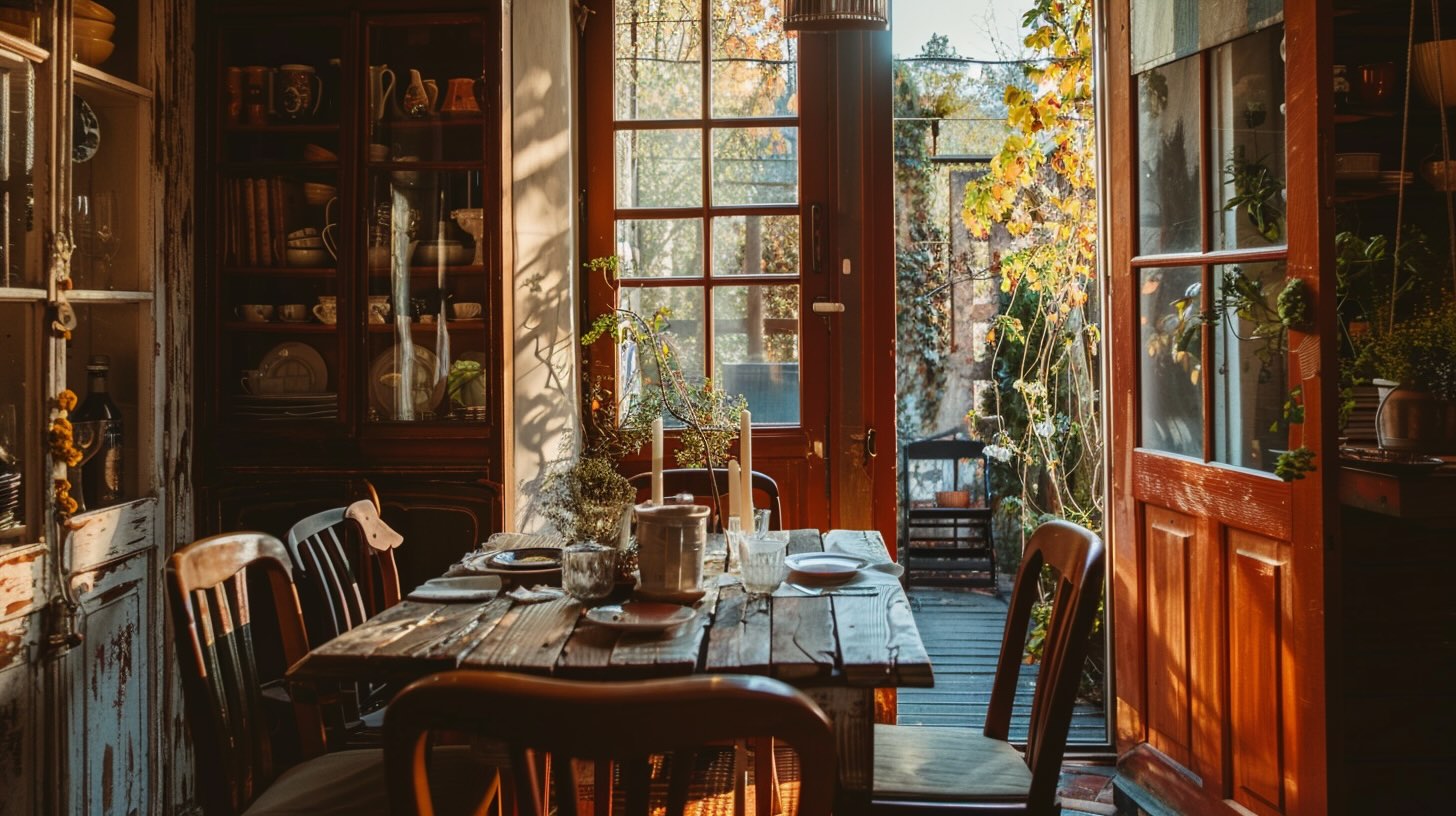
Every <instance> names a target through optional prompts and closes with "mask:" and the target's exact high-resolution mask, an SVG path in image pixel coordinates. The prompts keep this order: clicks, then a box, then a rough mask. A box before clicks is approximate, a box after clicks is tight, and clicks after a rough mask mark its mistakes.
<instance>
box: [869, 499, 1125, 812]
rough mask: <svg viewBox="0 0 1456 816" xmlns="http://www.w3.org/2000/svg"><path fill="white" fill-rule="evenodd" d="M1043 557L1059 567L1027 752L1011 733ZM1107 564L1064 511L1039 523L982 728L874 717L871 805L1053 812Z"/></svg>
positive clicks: (1098, 546)
mask: <svg viewBox="0 0 1456 816" xmlns="http://www.w3.org/2000/svg"><path fill="white" fill-rule="evenodd" d="M1043 567H1050V568H1051V569H1052V570H1054V571H1055V572H1056V589H1055V593H1054V595H1053V607H1052V614H1051V622H1050V624H1049V627H1048V631H1047V637H1046V645H1045V650H1044V652H1043V654H1042V664H1041V672H1040V674H1039V675H1038V677H1037V684H1036V692H1035V694H1034V696H1033V698H1032V705H1031V721H1030V726H1029V729H1028V733H1027V740H1026V752H1025V755H1023V754H1022V753H1021V752H1019V751H1017V750H1016V748H1015V747H1013V746H1012V745H1011V744H1010V743H1009V742H1007V734H1008V731H1009V728H1010V723H1011V709H1012V704H1013V701H1014V700H1015V697H1016V685H1017V675H1018V673H1019V670H1020V667H1021V660H1022V654H1023V651H1024V649H1025V645H1026V633H1027V627H1028V624H1029V621H1030V619H1031V607H1032V604H1033V603H1034V602H1035V601H1036V599H1037V583H1038V581H1039V580H1040V579H1041V576H1042V568H1043ZM1103 569H1104V567H1103V545H1102V541H1101V539H1099V538H1098V537H1097V536H1096V535H1094V534H1093V533H1091V532H1089V531H1088V530H1086V529H1084V528H1082V527H1079V526H1077V525H1075V524H1072V523H1070V522H1065V521H1049V522H1046V523H1045V524H1043V525H1041V526H1040V527H1038V528H1037V530H1036V532H1035V533H1034V534H1033V535H1032V537H1031V541H1030V543H1029V544H1028V545H1027V548H1026V555H1025V558H1024V559H1023V560H1022V563H1021V569H1020V570H1018V571H1017V574H1016V583H1015V585H1014V586H1013V588H1012V593H1011V607H1010V609H1009V610H1008V613H1007V616H1006V632H1005V635H1004V638H1003V640H1002V643H1001V657H1000V660H999V661H998V662H997V664H996V679H995V682H994V684H993V685H992V687H991V703H990V707H989V710H988V711H987V714H986V724H985V728H984V729H983V730H982V731H981V732H979V733H978V732H976V731H974V730H972V729H969V728H938V727H937V728H932V727H919V726H895V725H876V726H875V783H874V806H873V809H874V810H875V812H877V813H914V812H924V813H932V812H933V813H937V814H940V813H947V812H968V813H996V814H1011V813H1018V814H1053V813H1056V812H1057V805H1056V798H1057V778H1058V775H1059V774H1060V772H1061V764H1062V755H1063V754H1064V753H1065V751H1066V743H1067V729H1068V727H1069V726H1070V723H1071V719H1072V704H1073V700H1074V698H1075V697H1076V694H1077V685H1078V679H1079V677H1080V675H1081V672H1082V663H1083V660H1084V659H1085V658H1086V655H1087V641H1088V638H1089V636H1090V635H1091V633H1092V624H1093V621H1094V620H1095V619H1096V617H1097V601H1098V598H1099V597H1100V596H1101V590H1102V577H1103Z"/></svg>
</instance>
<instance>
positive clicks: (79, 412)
mask: <svg viewBox="0 0 1456 816" xmlns="http://www.w3.org/2000/svg"><path fill="white" fill-rule="evenodd" d="M110 371H111V358H110V357H109V356H107V355H105V354H96V355H93V356H92V357H91V359H90V360H89V361H88V362H87V363H86V373H87V376H88V377H89V378H90V385H89V389H88V392H87V394H86V400H85V401H84V402H82V403H81V407H79V408H77V409H76V411H75V413H74V414H73V416H72V420H73V422H76V423H81V422H97V423H101V428H100V429H99V433H100V436H101V439H100V443H99V447H98V449H97V451H96V453H95V454H94V455H92V456H91V457H90V458H89V459H88V460H86V462H85V464H83V465H82V466H81V497H82V499H83V501H84V502H85V506H86V508H87V509H88V510H95V509H96V508H98V507H105V506H106V505H108V504H116V503H117V502H119V501H121V496H122V419H121V409H119V408H117V407H116V403H115V402H113V401H112V399H111V394H110V393H108V391H107V387H106V375H107V374H108V373H109V372H110Z"/></svg>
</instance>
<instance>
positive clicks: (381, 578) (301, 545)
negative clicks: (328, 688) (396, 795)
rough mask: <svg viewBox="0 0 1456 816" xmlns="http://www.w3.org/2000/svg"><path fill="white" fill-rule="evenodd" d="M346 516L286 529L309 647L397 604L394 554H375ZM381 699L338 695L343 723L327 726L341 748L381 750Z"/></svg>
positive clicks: (378, 691)
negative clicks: (334, 731) (340, 733)
mask: <svg viewBox="0 0 1456 816" xmlns="http://www.w3.org/2000/svg"><path fill="white" fill-rule="evenodd" d="M370 493H371V494H372V495H373V496H374V499H373V501H374V502H375V509H376V512H377V511H378V501H379V500H378V495H377V494H374V491H373V486H372V485H370ZM347 512H348V508H345V507H335V508H333V509H331V510H324V511H322V512H318V513H314V514H313V515H311V516H308V517H307V518H304V519H302V520H301V521H299V522H297V523H296V524H294V525H293V526H292V527H291V528H289V530H288V534H287V537H286V539H285V540H286V541H287V545H288V555H289V557H290V559H291V560H292V562H293V568H294V574H295V575H297V576H298V584H299V585H300V586H301V587H302V588H303V596H304V599H305V600H304V604H303V608H304V613H305V614H304V620H305V622H306V625H307V628H308V634H309V639H310V640H311V641H312V642H313V643H319V644H321V643H327V642H328V641H330V640H333V639H334V638H336V637H338V636H339V635H341V634H343V633H345V632H347V631H349V630H350V629H353V628H354V627H355V626H358V625H359V624H361V623H363V622H364V621H366V620H368V619H369V618H371V617H373V616H374V615H376V614H378V613H379V612H381V611H383V610H385V609H387V608H389V607H391V606H394V605H395V604H397V603H399V599H400V589H399V571H398V570H397V569H396V567H395V562H394V550H392V549H386V550H383V551H380V550H376V549H374V548H373V547H370V546H369V545H368V544H367V543H365V541H364V536H363V533H362V531H361V530H360V527H359V524H358V522H356V521H355V520H354V519H351V518H349V517H348V515H347ZM361 579H362V583H363V586H362V587H361ZM366 599H367V600H366ZM387 694H388V690H387V688H386V687H383V686H375V685H371V684H367V683H360V684H357V686H356V687H355V688H354V689H353V690H352V693H349V694H345V695H343V698H342V703H343V708H342V714H343V722H342V723H339V722H337V721H334V722H333V723H332V727H335V728H340V727H341V728H342V729H343V732H344V735H343V737H342V739H341V742H342V743H343V744H346V745H350V746H355V747H377V746H379V745H381V744H382V742H381V740H382V737H381V735H380V734H379V731H378V729H379V727H380V726H381V725H382V723H383V719H382V714H380V713H379V710H380V709H382V708H383V707H384V703H385V702H386V696H387Z"/></svg>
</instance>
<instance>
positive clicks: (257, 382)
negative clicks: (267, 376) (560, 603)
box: [242, 368, 262, 394]
mask: <svg viewBox="0 0 1456 816" xmlns="http://www.w3.org/2000/svg"><path fill="white" fill-rule="evenodd" d="M242 384H243V390H244V391H246V392H248V393H249V394H257V393H259V389H260V388H261V387H262V375H261V374H259V373H258V369H256V368H250V369H248V370H247V371H244V372H243V380H242Z"/></svg>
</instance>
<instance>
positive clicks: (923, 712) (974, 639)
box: [899, 587, 1106, 743]
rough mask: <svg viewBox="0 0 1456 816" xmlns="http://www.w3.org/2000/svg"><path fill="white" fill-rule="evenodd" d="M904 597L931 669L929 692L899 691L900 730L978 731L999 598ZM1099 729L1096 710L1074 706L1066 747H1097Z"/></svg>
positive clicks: (1017, 735) (923, 591)
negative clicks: (1088, 744) (1076, 744)
mask: <svg viewBox="0 0 1456 816" xmlns="http://www.w3.org/2000/svg"><path fill="white" fill-rule="evenodd" d="M909 595H910V605H911V607H912V608H913V609H914V610H915V623H916V625H917V626H919V627H920V636H921V638H922V639H923V640H924V641H925V648H926V650H927V651H929V653H930V662H931V664H932V665H933V666H934V668H935V687H934V688H928V689H917V688H902V689H900V692H899V705H900V724H901V725H953V726H970V727H976V728H979V727H980V726H981V724H982V723H983V722H985V719H986V705H987V703H988V702H989V701H990V698H991V682H992V679H993V678H994V677H995V675H996V657H997V654H998V653H999V652H1000V649H1001V631H1002V629H1003V627H1005V625H1006V601H1007V598H1006V596H1005V594H1004V593H1003V594H1002V595H1000V596H992V595H990V594H989V593H986V592H978V591H971V590H964V589H945V588H939V587H923V588H922V587H915V588H913V589H911V590H910V593H909ZM1037 668H1038V667H1037V666H1034V665H1033V666H1023V667H1022V669H1021V682H1020V684H1019V687H1018V690H1017V695H1016V709H1015V711H1014V712H1013V713H1012V719H1011V733H1012V739H1016V740H1020V739H1024V738H1025V735H1026V720H1027V717H1028V716H1029V714H1030V710H1031V693H1032V688H1033V687H1034V683H1035V679H1036V669H1037ZM1105 727H1106V726H1105V718H1104V717H1103V712H1102V708H1101V706H1090V705H1083V704H1078V705H1077V707H1076V709H1075V710H1074V711H1073V713H1072V729H1071V733H1070V734H1069V739H1068V741H1069V742H1084V743H1085V742H1093V743H1100V742H1103V741H1105V739H1106V738H1105V736H1104V732H1105Z"/></svg>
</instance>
